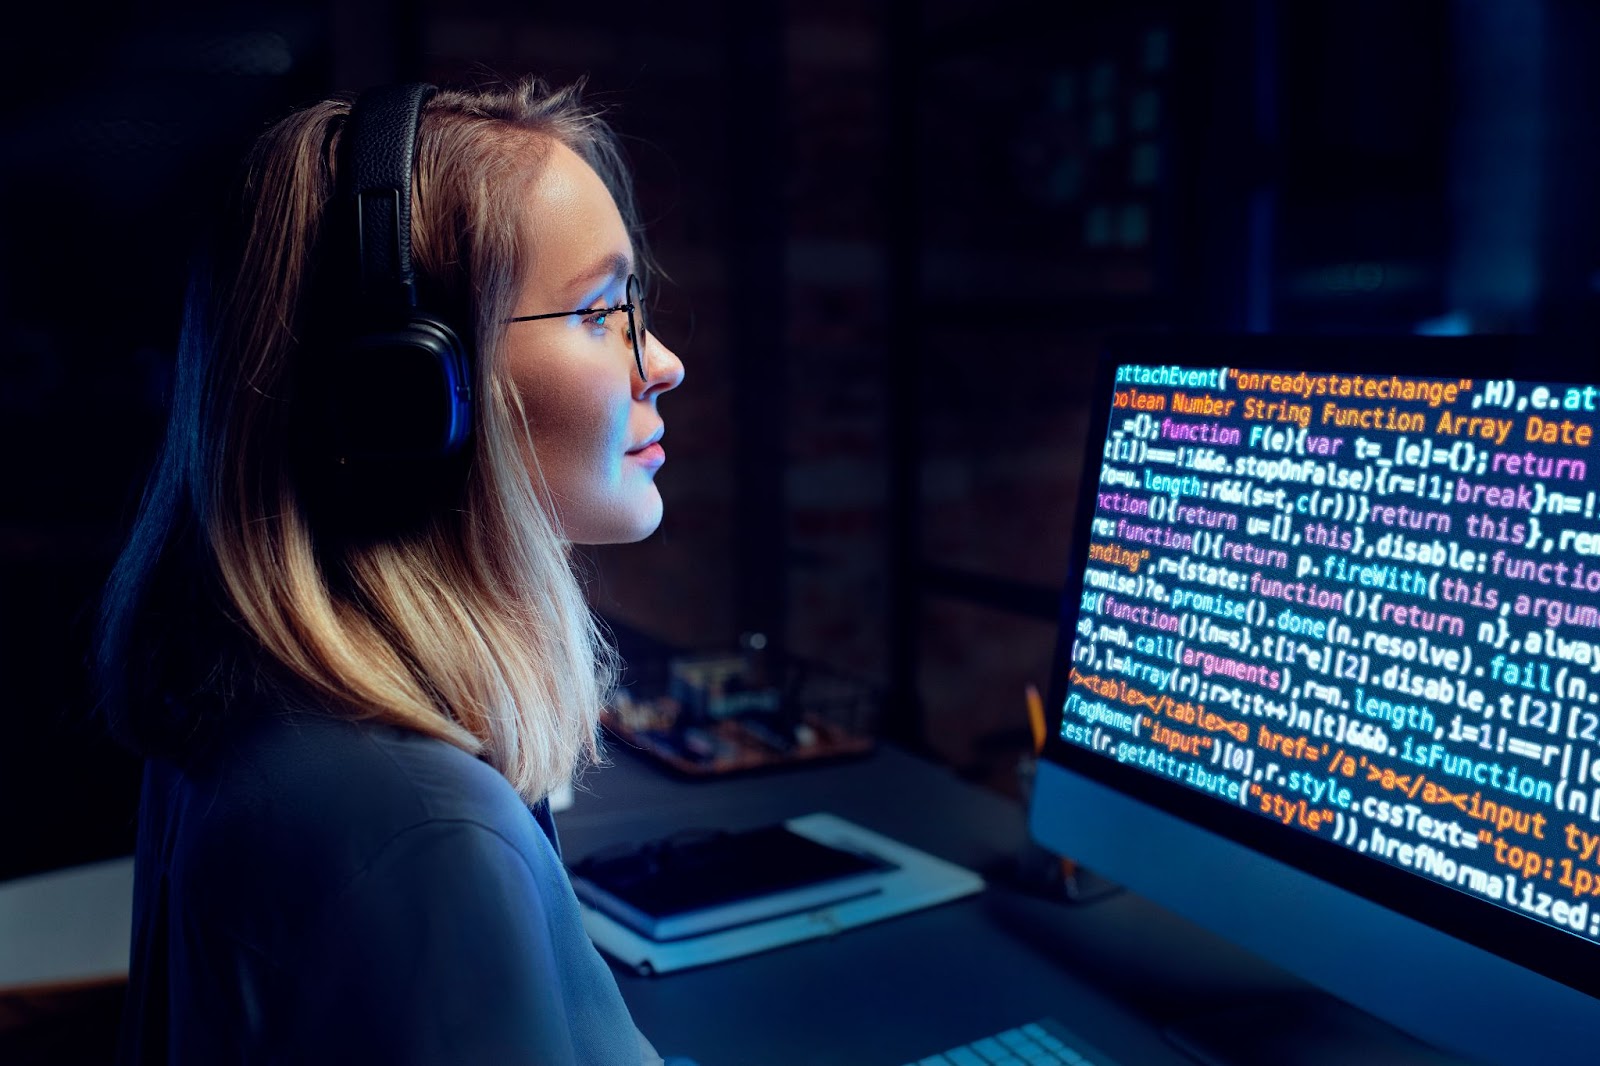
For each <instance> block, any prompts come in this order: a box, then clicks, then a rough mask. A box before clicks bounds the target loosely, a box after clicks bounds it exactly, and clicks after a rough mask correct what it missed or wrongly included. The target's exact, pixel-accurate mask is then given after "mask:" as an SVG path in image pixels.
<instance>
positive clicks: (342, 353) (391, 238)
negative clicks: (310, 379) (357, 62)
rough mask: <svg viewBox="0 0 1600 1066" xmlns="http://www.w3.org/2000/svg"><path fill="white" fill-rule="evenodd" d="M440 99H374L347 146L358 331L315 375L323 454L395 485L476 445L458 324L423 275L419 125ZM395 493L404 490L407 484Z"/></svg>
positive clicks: (353, 116) (360, 102) (342, 194)
mask: <svg viewBox="0 0 1600 1066" xmlns="http://www.w3.org/2000/svg"><path fill="white" fill-rule="evenodd" d="M436 91H437V90H436V89H435V88H434V86H432V85H427V84H423V83H411V84H405V85H389V86H383V87H380V88H375V89H369V90H367V91H366V92H363V93H362V94H361V95H360V96H359V97H358V98H357V99H356V102H355V104H354V105H353V106H352V107H351V109H350V115H349V118H348V119H346V121H345V126H344V134H343V139H342V141H341V147H340V151H341V153H342V154H341V157H340V166H339V179H338V181H339V185H338V191H337V193H336V198H335V202H334V211H333V214H332V217H333V224H332V226H331V228H330V242H331V244H332V247H331V248H330V251H331V252H332V253H333V254H334V255H335V256H336V257H337V260H336V261H335V262H334V263H332V264H330V265H331V266H332V267H333V269H332V271H331V274H332V281H333V292H334V295H333V298H332V303H333V310H334V311H335V312H336V314H337V317H338V318H339V320H340V321H341V323H347V324H349V327H353V328H348V327H347V328H344V329H341V330H340V331H339V334H338V336H337V337H336V338H335V339H334V340H333V342H332V344H331V345H330V350H329V351H328V353H327V355H326V356H325V358H324V360H322V361H323V362H325V363H326V364H328V365H326V366H323V367H319V368H317V370H316V372H315V375H314V376H315V377H316V378H317V379H320V380H319V381H318V382H317V387H318V389H317V391H318V392H320V393H321V395H322V399H323V403H322V408H323V410H322V422H323V428H324V432H323V443H324V448H325V449H326V450H325V451H324V453H323V454H324V456H325V458H327V459H331V460H332V461H333V463H334V464H335V465H336V466H337V467H340V468H349V467H355V468H360V469H365V470H367V471H387V472H388V474H389V475H390V476H387V477H384V478H383V480H385V481H392V480H393V478H394V477H395V476H398V477H401V478H404V477H405V476H406V475H405V473H404V472H405V471H412V472H415V471H417V470H418V469H420V468H428V467H439V466H441V465H446V463H447V461H453V460H459V458H460V457H461V456H462V453H463V452H464V450H465V447H466V444H467V442H468V441H469V439H470V438H471V435H472V360H471V358H470V357H469V352H468V349H467V346H466V345H464V344H463V343H462V342H461V334H459V333H458V332H457V331H456V330H455V329H454V328H453V327H452V326H451V325H450V324H449V323H448V322H446V321H445V320H444V319H443V318H442V317H440V316H439V315H437V314H433V313H430V312H429V311H428V310H426V309H425V308H423V307H420V306H419V305H418V300H417V285H416V277H415V274H414V273H413V272H412V267H411V180H412V174H413V172H414V167H415V157H416V144H417V125H418V122H419V120H420V117H421V112H422V107H423V105H424V104H425V103H427V101H428V99H429V98H430V97H432V96H433V94H434V93H435V92H436ZM341 245H342V246H343V247H341ZM347 270H348V272H349V273H348V277H349V279H350V282H351V284H349V285H348V286H346V285H344V284H343V277H344V276H346V272H347ZM467 335H468V336H471V334H470V332H469V333H468V334H467ZM450 465H454V464H453V463H450ZM392 487H393V488H395V489H397V490H400V491H402V492H403V491H404V484H403V483H401V484H395V485H393V486H392Z"/></svg>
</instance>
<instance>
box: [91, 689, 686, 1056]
mask: <svg viewBox="0 0 1600 1066" xmlns="http://www.w3.org/2000/svg"><path fill="white" fill-rule="evenodd" d="M134 869H135V875H134V876H135V883H134V929H133V957H132V960H131V967H130V985H129V994H128V1000H127V1007H126V1009H125V1013H124V1019H123V1030H122V1034H121V1049H120V1055H119V1061H120V1062H122V1063H156V1062H170V1063H197V1064H199V1063H204V1064H207V1066H211V1064H221V1063H234V1062H240V1063H243V1062H250V1063H267V1062H293V1063H297V1064H298V1063H305V1064H315V1063H321V1062H329V1063H332V1062H339V1063H350V1062H383V1063H394V1064H404V1063H418V1064H422V1063H427V1064H435V1063H490V1062H492V1063H528V1064H534V1063H537V1064H541V1066H546V1064H548V1066H568V1064H572V1066H591V1064H593V1066H600V1064H604V1066H613V1064H623V1063H625V1064H627V1066H633V1064H636V1063H641V1062H643V1063H648V1064H655V1063H659V1062H660V1061H661V1060H660V1058H659V1057H658V1056H657V1055H656V1053H655V1051H654V1049H652V1048H651V1047H650V1045H649V1043H648V1041H646V1040H645V1039H644V1037H643V1036H642V1035H640V1033H639V1032H638V1030H637V1028H636V1027H635V1026H634V1024H633V1020H632V1018H631V1017H630V1016H629V1013H628V1008H627V1006H626V1005H625V1004H624V1003H623V1000H622V996H621V993H620V992H619V991H618V989H617V984H616V980H615V978H614V977H613V976H612V973H611V970H610V968H609V967H608V966H607V965H606V964H605V962H604V961H603V960H602V959H601V958H600V956H599V954H598V953H597V952H596V951H595V948H594V946H593V944H592V943H591V942H590V940H589V938H588V936H587V934H585V932H584V930H583V926H582V924H581V921H580V917H579V910H578V903H577V900H576V899H575V897H574V896H573V894H572V887H571V884H570V883H569V882H568V880H567V874H566V871H565V869H564V868H563V866H562V864H561V859H560V855H559V850H558V845H557V842H556V839H555V831H554V826H553V825H552V824H550V821H549V815H548V812H547V811H546V810H545V809H544V807H543V805H542V804H541V805H540V807H539V808H538V809H537V811H536V812H534V811H530V810H529V809H528V807H527V806H526V805H524V804H523V802H522V801H521V799H520V797H518V795H517V794H516V792H515V791H514V790H513V789H512V788H511V786H510V784H509V783H508V782H507V781H506V780H505V778H504V777H502V776H501V775H500V774H499V773H498V772H496V771H495V770H494V769H493V768H492V767H490V766H488V765H487V764H486V763H483V762H481V761H479V760H478V759H476V758H474V757H473V756H471V755H469V754H467V753H466V752H463V751H461V750H460V749H458V748H455V747H453V746H452V745H450V744H447V743H444V742H443V741H439V740H434V739H431V738H428V737H425V736H422V735H421V734H418V733H414V732H412V731H409V730H404V729H399V728H395V727H392V726H386V725H379V724H373V723H355V722H350V721H347V720H343V719H337V718H333V717H330V716H327V715H324V714H320V713H315V712H310V711H294V710H268V711H264V712H263V713H260V714H254V715H250V716H248V717H246V718H245V719H243V720H242V721H241V723H240V724H238V725H237V726H235V727H231V728H229V729H228V730H227V731H226V732H224V733H222V734H221V735H220V736H219V737H218V738H217V739H216V741H215V742H214V743H212V744H210V745H209V746H208V747H207V748H206V750H205V751H204V752H203V753H202V754H198V755H195V756H193V757H190V758H187V759H185V760H184V763H183V765H182V766H179V765H177V764H175V763H173V762H169V761H165V760H158V759H152V760H150V761H148V762H147V763H146V767H145V776H144V791H143V797H142V801H141V806H140V821H139V843H138V852H137V855H136V858H135V867H134Z"/></svg>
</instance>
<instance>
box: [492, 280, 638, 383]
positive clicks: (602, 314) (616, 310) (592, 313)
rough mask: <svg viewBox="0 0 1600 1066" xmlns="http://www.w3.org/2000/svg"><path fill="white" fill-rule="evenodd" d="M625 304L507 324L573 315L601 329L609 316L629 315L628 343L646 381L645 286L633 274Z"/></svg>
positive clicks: (522, 317) (523, 318)
mask: <svg viewBox="0 0 1600 1066" xmlns="http://www.w3.org/2000/svg"><path fill="white" fill-rule="evenodd" d="M623 298H624V300H625V301H626V302H625V303H620V304H617V305H616V306H615V307H580V308H578V309H577V310H576V311H552V312H550V313H549V314H545V315H518V316H517V317H516V318H508V319H506V321H507V322H537V321H539V320H540V319H544V318H568V317H570V316H572V315H583V316H585V317H587V318H592V319H594V320H595V324H596V325H598V326H601V327H604V325H605V318H606V316H607V315H614V314H621V313H622V312H627V315H628V341H629V343H631V344H632V345H633V365H634V366H635V367H637V368H638V371H639V380H640V381H644V380H646V379H645V376H644V331H645V324H644V286H642V285H641V284H639V279H638V278H637V277H635V276H634V275H632V274H629V275H628V284H627V288H625V289H624V290H623Z"/></svg>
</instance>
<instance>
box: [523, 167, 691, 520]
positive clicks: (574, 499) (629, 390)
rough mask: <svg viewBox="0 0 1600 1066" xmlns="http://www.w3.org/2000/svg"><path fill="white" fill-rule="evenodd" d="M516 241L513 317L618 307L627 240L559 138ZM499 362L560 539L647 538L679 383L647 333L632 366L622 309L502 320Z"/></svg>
mask: <svg viewBox="0 0 1600 1066" xmlns="http://www.w3.org/2000/svg"><path fill="white" fill-rule="evenodd" d="M522 239H523V241H524V243H525V245H526V250H527V252H528V259H527V261H528V262H529V263H530V264H531V265H530V267H529V269H528V270H527V274H526V277H525V278H524V279H523V284H522V288H521V291H520V293H519V294H518V297H517V302H516V304H515V305H514V308H513V310H512V315H513V316H520V315H542V314H549V313H551V312H555V311H571V310H573V309H576V308H585V309H590V310H592V311H598V310H599V309H601V308H606V307H615V306H617V305H618V304H621V303H625V302H626V297H625V296H624V289H625V287H626V284H627V278H628V275H629V274H631V273H633V272H634V269H635V265H634V262H633V246H632V242H631V241H630V240H629V239H628V231H627V228H626V227H625V226H624V225H623V222H622V215H621V213H620V212H618V210H617V205H616V203H615V202H614V201H613V200H612V199H611V193H610V192H609V191H608V190H607V189H606V187H605V184H604V183H603V182H602V181H601V180H600V177H599V175H597V174H596V173H595V172H594V171H593V170H592V169H591V168H590V167H589V165H588V164H587V163H585V162H584V161H583V160H582V159H580V158H579V157H578V156H577V154H576V153H574V152H573V151H572V150H571V149H569V148H567V147H565V146H564V145H559V144H558V145H556V146H555V147H554V148H553V149H552V151H551V156H550V159H549V161H548V163H547V165H546V166H545V167H544V169H543V171H542V172H541V173H540V175H539V177H538V178H537V180H536V181H535V182H534V183H533V185H532V186H531V188H530V190H529V192H528V195H527V199H526V200H525V202H524V222H523V235H522ZM506 329H507V331H508V332H507V336H506V365H507V368H508V371H509V373H510V376H511V382H512V384H513V386H514V387H515V388H516V389H517V391H518V392H519V393H520V394H521V397H522V402H523V406H524V409H525V410H526V411H527V414H528V421H529V424H530V425H529V429H530V432H531V434H532V437H533V446H534V450H535V453H536V455H537V458H538V463H539V467H540V469H541V470H542V471H543V472H544V479H545V483H546V485H548V487H549V490H550V495H551V498H552V502H553V503H554V506H555V511H556V519H557V521H558V522H559V523H560V525H561V529H562V532H563V533H564V534H565V535H566V537H567V538H568V539H569V540H571V541H573V542H575V543H578V544H617V543H623V542H626V541H635V540H640V539H642V538H644V537H647V536H649V535H650V534H651V533H652V532H653V531H654V530H655V528H656V526H657V525H658V524H660V522H661V495H660V493H659V492H658V491H657V490H656V485H655V476H656V471H657V470H658V469H659V468H660V466H661V464H662V463H663V462H664V461H665V458H666V457H665V453H664V452H663V451H662V450H661V448H660V447H659V446H658V445H657V444H656V442H657V441H659V440H660V439H661V434H662V430H663V428H664V427H663V423H662V420H661V415H660V414H659V413H658V412H657V411H656V400H657V399H659V398H660V396H661V394H662V393H664V392H667V391H668V390H670V389H675V388H677V387H678V384H679V383H680V382H682V381H683V364H682V363H681V362H679V361H678V357H677V356H676V355H674V354H673V353H672V352H671V350H669V349H668V348H667V347H666V345H664V344H662V343H661V342H660V341H659V340H657V339H656V338H655V336H654V335H651V334H648V333H647V334H646V338H647V339H646V342H645V345H644V348H643V349H642V351H643V355H644V375H645V376H644V378H643V380H641V379H640V377H639V372H638V370H637V369H636V367H635V362H634V356H633V346H632V343H631V341H630V340H629V339H628V315H627V313H626V312H613V313H612V314H610V315H605V316H599V315H596V314H593V313H590V314H574V315H566V316H564V317H561V318H549V319H543V320H540V321H534V322H515V323H512V324H511V325H509V326H507V327H506Z"/></svg>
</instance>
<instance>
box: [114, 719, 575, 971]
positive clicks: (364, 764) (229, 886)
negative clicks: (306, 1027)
mask: <svg viewBox="0 0 1600 1066" xmlns="http://www.w3.org/2000/svg"><path fill="white" fill-rule="evenodd" d="M145 806H146V808H147V809H146V811H145V812H144V813H145V817H146V818H147V819H153V820H154V821H155V822H156V823H158V824H159V825H160V826H161V831H160V833H159V837H157V835H156V834H150V836H149V838H146V836H145V835H144V833H143V830H142V831H141V849H143V847H144V846H146V844H147V843H148V844H151V845H154V844H155V841H156V839H162V838H164V839H165V840H166V841H167V844H166V845H165V847H166V848H168V849H169V850H170V853H169V854H167V855H166V856H164V859H165V861H164V862H163V863H162V865H164V866H166V867H167V868H168V869H169V870H170V871H171V874H172V877H173V879H174V888H175V889H177V890H178V891H179V892H180V894H181V895H184V896H187V897H188V898H190V899H196V898H197V897H202V896H211V897H212V898H213V899H218V898H220V899H226V900H231V901H233V903H235V904H238V905H239V910H238V911H236V912H235V913H240V912H242V913H246V914H259V913H260V909H259V908H257V907H255V906H253V905H252V904H251V903H250V902H249V901H250V900H252V899H253V900H257V901H259V900H261V899H262V898H263V896H268V897H271V898H272V899H273V900H274V904H275V908H276V909H277V910H278V912H279V913H280V914H281V915H282V916H283V917H284V918H285V919H286V920H287V921H289V922H290V923H291V924H292V922H293V916H294V915H295V914H296V913H297V912H298V913H301V914H304V913H305V912H307V911H308V910H310V909H312V908H314V907H315V906H317V904H318V901H320V900H325V899H327V898H329V897H330V896H332V895H337V894H338V893H339V892H340V891H342V889H343V887H344V886H346V885H348V884H349V883H351V882H352V881H353V880H354V879H355V878H357V877H358V876H359V875H360V874H361V873H362V872H363V871H364V870H366V869H367V868H368V867H369V866H370V865H371V864H372V863H373V862H374V861H376V860H377V859H378V857H379V856H381V855H383V854H384V853H385V851H386V849H388V848H390V846H391V844H392V843H393V842H395V841H396V840H398V839H400V838H402V837H404V836H406V835H407V834H414V833H415V832H416V831H417V830H419V829H422V828H427V829H428V830H429V831H430V832H433V833H437V832H439V831H440V830H444V831H449V829H450V827H452V826H454V827H459V829H460V831H461V832H463V833H481V832H482V831H484V830H487V831H488V832H490V833H493V834H494V835H496V836H499V837H502V838H503V839H505V840H506V842H507V843H508V844H510V845H511V847H512V848H513V849H515V850H516V851H517V852H519V853H521V855H522V857H523V860H524V861H526V862H529V863H530V864H537V865H549V864H550V863H552V862H553V861H556V860H554V859H552V857H551V853H550V851H549V849H548V848H546V847H544V846H543V844H542V843H541V841H540V837H541V836H542V831H541V830H540V829H539V828H538V825H537V823H536V822H535V820H534V818H533V816H532V814H531V812H530V811H529V810H528V808H527V807H526V806H525V805H524V804H523V802H522V800H521V798H520V797H519V796H518V795H517V793H516V791H515V790H514V789H512V787H511V786H510V784H509V783H508V782H507V781H506V780H505V778H504V777H502V776H501V775H500V774H499V773H498V772H497V771H495V770H494V769H493V768H492V767H490V766H488V765H487V764H485V763H484V762H482V761H481V760H479V759H477V758H475V757H474V756H473V755H471V754H470V753H468V752H466V751H463V750H461V749H460V748H457V747H455V746H454V745H452V744H449V743H447V742H445V741H443V740H439V739H436V738H434V737H429V736H426V735H424V734H421V733H418V732H415V731H412V730H407V729H404V728H400V727H397V726H393V725H389V724H386V723H382V722H375V721H358V720H353V719H350V718H344V717H340V716H338V715H336V714H333V713H330V712H329V711H327V710H325V709H322V708H318V707H316V706H315V705H314V704H311V703H309V702H308V701H305V700H299V699H287V700H280V701H276V702H271V701H268V702H263V703H262V704H261V705H260V706H256V707H252V708H250V713H248V714H246V715H241V716H239V718H238V720H237V721H236V722H235V723H232V724H230V726H229V728H228V729H226V730H225V731H223V732H221V733H219V734H218V735H217V736H216V737H214V738H212V739H211V740H210V741H209V742H208V744H207V746H206V748H205V750H204V752H203V753H202V754H198V755H196V756H194V757H192V758H190V759H187V760H185V762H184V763H183V765H182V767H181V768H179V767H178V766H176V765H171V764H168V765H165V766H163V767H160V768H153V769H152V772H151V776H150V777H149V778H147V791H146V795H145ZM152 828H153V826H152ZM152 858H153V856H152ZM186 888H187V889H190V890H192V891H185V889H186ZM219 889H220V890H221V892H222V894H221V896H220V897H218V896H214V895H212V893H214V892H215V891H217V890H219ZM227 909H229V910H234V907H233V906H228V907H227ZM227 924H229V925H233V924H234V923H233V922H228V923H227ZM277 932H278V933H280V934H284V933H288V932H289V930H288V929H287V928H285V929H281V930H278V931H277ZM267 939H269V940H271V939H276V936H274V935H268V936H267Z"/></svg>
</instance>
